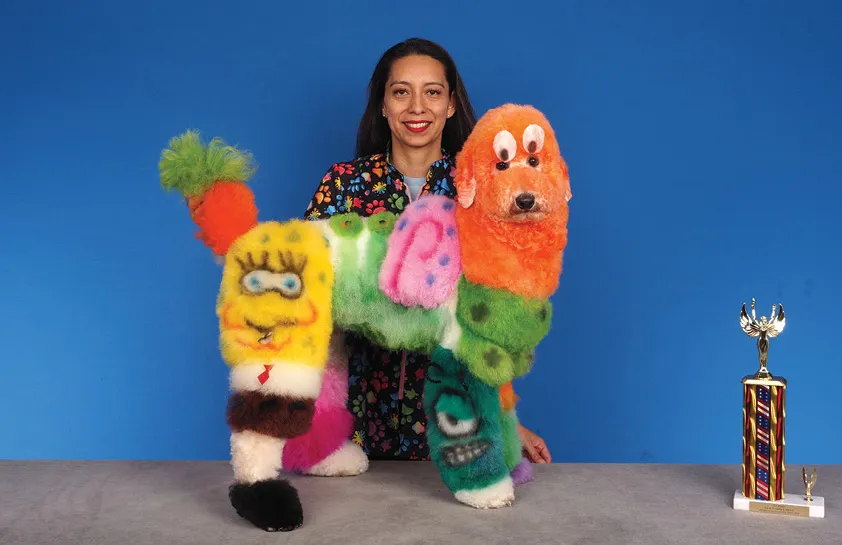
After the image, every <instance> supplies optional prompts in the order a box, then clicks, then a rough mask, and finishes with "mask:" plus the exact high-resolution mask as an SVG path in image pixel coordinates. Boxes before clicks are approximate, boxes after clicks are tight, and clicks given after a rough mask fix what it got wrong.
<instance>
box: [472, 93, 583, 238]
mask: <svg viewBox="0 0 842 545" xmlns="http://www.w3.org/2000/svg"><path fill="white" fill-rule="evenodd" d="M456 165H457V167H456V168H457V172H456V186H457V192H458V200H459V203H460V204H461V206H462V207H463V208H470V207H473V206H477V207H479V208H481V209H482V211H483V214H486V215H488V216H490V218H492V219H494V220H496V221H503V222H539V221H541V220H543V219H545V218H546V217H547V216H552V215H556V214H564V215H565V217H566V212H567V202H568V201H569V200H570V198H571V196H572V195H571V191H570V179H569V177H568V173H567V165H566V164H565V162H564V159H563V158H562V157H561V153H560V151H559V146H558V142H557V141H556V137H555V133H554V132H553V129H552V127H551V126H550V124H549V122H548V121H547V119H546V118H545V117H544V115H543V114H542V113H541V112H540V111H538V110H537V109H535V108H533V107H531V106H521V105H515V104H506V105H504V106H500V107H498V108H496V109H493V110H491V111H489V112H488V113H487V114H486V115H484V116H483V117H482V118H480V120H479V121H478V122H477V125H476V127H474V130H473V132H472V133H471V136H470V138H468V141H467V142H465V146H464V147H463V148H462V151H461V153H460V154H459V157H458V158H457V161H456Z"/></svg>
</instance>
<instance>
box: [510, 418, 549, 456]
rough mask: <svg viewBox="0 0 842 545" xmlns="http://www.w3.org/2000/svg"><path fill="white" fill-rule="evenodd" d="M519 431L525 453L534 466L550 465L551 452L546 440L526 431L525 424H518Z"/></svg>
mask: <svg viewBox="0 0 842 545" xmlns="http://www.w3.org/2000/svg"><path fill="white" fill-rule="evenodd" d="M517 431H518V433H519V434H520V440H521V441H522V442H523V453H524V454H525V455H526V457H527V458H529V461H530V462H532V463H534V464H549V463H550V462H552V457H551V456H550V451H549V449H548V448H547V444H546V443H544V440H543V439H541V438H540V437H538V436H537V435H535V434H534V433H532V432H531V431H529V430H528V429H526V428H525V427H524V426H523V424H520V423H518V425H517Z"/></svg>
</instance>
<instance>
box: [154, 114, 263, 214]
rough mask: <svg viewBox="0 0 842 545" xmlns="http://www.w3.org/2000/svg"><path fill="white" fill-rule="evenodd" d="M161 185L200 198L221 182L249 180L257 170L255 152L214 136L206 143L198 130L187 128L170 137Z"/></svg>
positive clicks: (163, 158)
mask: <svg viewBox="0 0 842 545" xmlns="http://www.w3.org/2000/svg"><path fill="white" fill-rule="evenodd" d="M158 170H159V172H160V174H161V186H162V187H163V188H164V189H165V190H167V191H170V190H173V189H175V190H177V191H179V192H180V193H181V194H182V196H184V197H185V198H187V197H196V196H199V195H201V194H202V193H204V192H205V191H207V189H208V188H209V187H210V186H211V185H212V184H213V183H214V182H217V181H221V180H225V181H233V182H242V183H245V182H246V181H248V180H249V179H250V178H251V177H252V176H253V175H254V172H255V167H254V165H253V158H252V156H251V154H249V153H246V152H243V151H240V150H238V149H237V148H235V147H233V146H229V145H227V144H226V143H225V142H223V141H222V139H220V138H214V139H212V140H211V141H210V143H208V144H207V145H205V144H204V143H203V142H202V141H201V138H200V136H199V133H198V132H196V131H192V130H190V131H186V132H185V133H184V134H181V135H179V136H176V137H174V138H172V139H171V140H170V147H169V149H165V150H164V151H163V152H161V160H160V161H159V163H158Z"/></svg>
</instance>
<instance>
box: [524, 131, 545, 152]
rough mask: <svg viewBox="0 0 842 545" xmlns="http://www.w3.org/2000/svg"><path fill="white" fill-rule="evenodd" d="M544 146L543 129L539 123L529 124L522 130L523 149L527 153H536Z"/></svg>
mask: <svg viewBox="0 0 842 545" xmlns="http://www.w3.org/2000/svg"><path fill="white" fill-rule="evenodd" d="M543 147H544V129H542V128H541V127H540V126H539V125H535V124H532V125H529V126H528V127H526V130H524V131H523V149H525V150H526V151H528V152H529V153H538V152H539V151H541V148H543Z"/></svg>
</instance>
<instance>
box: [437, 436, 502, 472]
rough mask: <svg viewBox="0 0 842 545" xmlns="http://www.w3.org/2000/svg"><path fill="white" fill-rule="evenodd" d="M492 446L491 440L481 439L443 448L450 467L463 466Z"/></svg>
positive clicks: (446, 461) (445, 459)
mask: <svg viewBox="0 0 842 545" xmlns="http://www.w3.org/2000/svg"><path fill="white" fill-rule="evenodd" d="M490 447H491V442H490V441H488V440H485V439H479V440H476V441H471V442H470V443H465V444H459V445H450V446H447V447H443V448H442V449H441V450H442V454H443V455H444V461H445V463H446V464H447V465H449V466H450V467H462V466H464V465H467V464H469V463H471V462H473V461H474V460H476V459H477V458H479V457H480V456H482V455H483V454H485V452H486V451H487V450H488V449H489V448H490Z"/></svg>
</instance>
